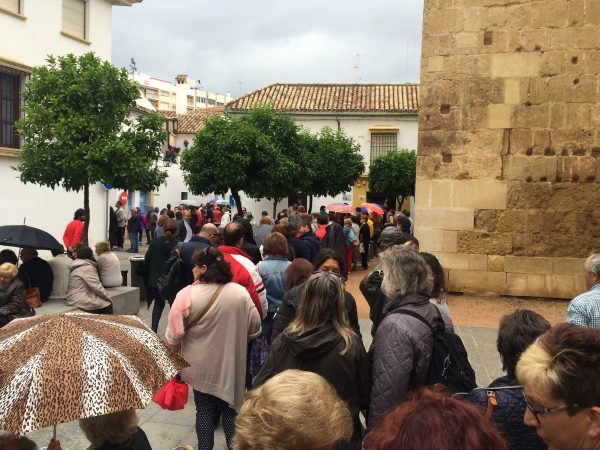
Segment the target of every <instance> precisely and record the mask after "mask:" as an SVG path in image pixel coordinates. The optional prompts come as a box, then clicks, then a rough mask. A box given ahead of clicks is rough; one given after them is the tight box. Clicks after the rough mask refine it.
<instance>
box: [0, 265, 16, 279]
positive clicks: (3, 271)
mask: <svg viewBox="0 0 600 450" xmlns="http://www.w3.org/2000/svg"><path fill="white" fill-rule="evenodd" d="M17 273H19V269H17V266H15V265H14V264H13V263H9V262H5V263H3V264H1V265H0V277H9V278H14V277H16V276H17Z"/></svg>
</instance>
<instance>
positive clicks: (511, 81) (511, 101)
mask: <svg viewBox="0 0 600 450" xmlns="http://www.w3.org/2000/svg"><path fill="white" fill-rule="evenodd" d="M520 101H521V82H520V80H519V79H516V78H506V79H505V80H504V103H506V104H508V105H516V104H518V103H519V102H520Z"/></svg>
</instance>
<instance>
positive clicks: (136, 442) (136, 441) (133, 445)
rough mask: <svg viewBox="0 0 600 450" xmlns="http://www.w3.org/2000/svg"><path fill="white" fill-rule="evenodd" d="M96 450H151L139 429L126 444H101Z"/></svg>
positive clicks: (138, 428) (144, 434) (142, 431)
mask: <svg viewBox="0 0 600 450" xmlns="http://www.w3.org/2000/svg"><path fill="white" fill-rule="evenodd" d="M96 450H152V447H151V446H150V442H148V438H147V437H146V433H144V430H142V429H141V428H140V427H137V431H136V432H135V434H133V436H131V437H130V438H129V439H128V440H127V441H126V442H123V443H122V444H108V443H106V444H102V445H101V446H100V447H97V448H96Z"/></svg>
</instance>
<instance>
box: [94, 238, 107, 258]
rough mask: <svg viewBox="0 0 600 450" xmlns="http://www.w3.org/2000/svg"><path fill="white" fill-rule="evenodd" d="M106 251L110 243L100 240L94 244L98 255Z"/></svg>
mask: <svg viewBox="0 0 600 450" xmlns="http://www.w3.org/2000/svg"><path fill="white" fill-rule="evenodd" d="M108 252H110V245H108V242H106V241H102V242H98V243H97V244H96V254H97V255H98V256H100V255H101V254H103V253H108Z"/></svg>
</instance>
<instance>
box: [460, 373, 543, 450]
mask: <svg viewBox="0 0 600 450" xmlns="http://www.w3.org/2000/svg"><path fill="white" fill-rule="evenodd" d="M488 391H492V392H494V394H495V396H496V403H497V405H496V406H495V407H494V409H493V412H492V420H493V421H494V423H495V424H496V425H498V427H499V428H500V430H501V431H502V432H503V434H504V436H505V438H506V443H507V444H508V448H509V449H510V450H545V449H546V448H548V447H547V446H546V444H544V441H542V439H541V438H540V437H539V436H538V434H537V432H536V431H535V428H533V427H529V426H527V425H525V424H524V423H523V415H524V414H525V408H526V404H525V397H523V388H522V387H521V386H519V382H518V381H517V380H516V379H514V378H510V377H508V376H504V377H500V378H497V379H496V380H494V381H493V382H492V384H490V385H489V386H488V387H487V388H477V389H473V390H472V391H471V392H469V394H468V395H467V396H466V399H467V400H468V401H470V402H471V403H473V404H475V405H477V406H479V407H480V408H481V409H482V410H484V411H485V409H486V408H487V404H488V396H487V393H488Z"/></svg>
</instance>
